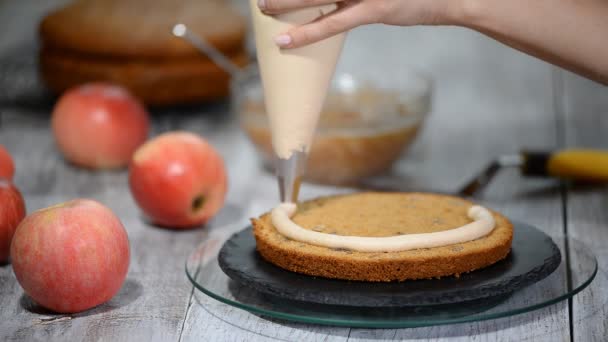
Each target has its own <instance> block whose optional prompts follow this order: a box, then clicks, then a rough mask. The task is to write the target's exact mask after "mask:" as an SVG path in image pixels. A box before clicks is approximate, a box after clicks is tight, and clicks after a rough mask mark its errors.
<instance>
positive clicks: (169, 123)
mask: <svg viewBox="0 0 608 342" xmlns="http://www.w3.org/2000/svg"><path fill="white" fill-rule="evenodd" d="M52 6H53V4H52V3H45V4H44V5H43V4H41V2H37V1H20V2H17V1H13V2H9V1H6V2H1V3H0V32H2V33H1V35H2V36H1V38H0V57H2V60H3V61H7V60H8V61H9V62H10V63H9V64H10V65H9V66H10V67H7V64H6V63H4V64H3V65H2V66H0V81H2V82H3V83H2V84H1V87H2V88H1V89H0V120H1V125H0V144H3V145H5V146H6V147H7V148H8V149H9V150H10V151H11V152H12V153H13V155H14V157H15V159H16V166H17V170H18V172H17V176H16V180H15V181H16V184H17V185H18V186H19V187H20V189H21V190H22V192H23V194H24V196H25V199H26V201H27V207H28V210H29V211H33V210H35V209H38V208H42V207H45V206H49V205H51V204H54V203H57V202H60V201H65V200H69V199H73V198H76V197H88V198H93V199H96V200H99V201H101V202H103V203H105V204H106V205H108V206H109V207H110V208H112V209H113V210H114V211H115V212H116V214H117V215H119V217H120V218H121V220H122V221H123V223H124V225H125V227H126V229H127V231H128V234H129V239H130V242H131V251H132V259H131V265H130V270H129V274H128V277H127V281H126V283H125V285H124V287H123V289H122V290H121V292H120V293H119V295H118V296H117V297H115V298H114V299H113V300H112V301H110V302H109V303H107V304H105V305H103V306H101V307H98V308H96V309H93V310H91V311H88V312H84V313H81V314H76V315H55V314H52V313H49V312H47V311H45V310H43V309H41V308H39V307H37V306H36V305H35V304H33V303H32V302H31V301H30V300H29V299H28V298H27V297H24V296H23V292H22V290H21V288H20V287H19V285H18V283H17V282H16V280H15V277H14V275H13V272H12V270H11V267H10V265H7V266H1V267H0V340H2V341H5V340H23V341H33V340H43V341H55V340H57V341H75V340H87V341H88V340H104V341H106V340H107V341H134V340H142V341H149V340H158V341H176V340H180V341H181V340H184V341H190V340H192V341H195V340H198V341H200V340H203V341H274V340H285V341H319V340H327V341H365V340H369V341H376V340H407V339H412V340H423V339H424V340H427V339H428V340H433V341H435V340H440V341H468V340H477V341H485V340H489V341H495V340H518V341H519V340H534V341H572V340H574V341H605V340H606V336H607V335H608V323H607V322H608V309H607V308H608V306H606V302H607V301H608V281H606V279H607V278H606V270H607V267H608V248H606V245H607V243H608V191H607V190H608V189H607V188H606V187H599V188H594V189H591V190H590V189H586V190H579V189H571V188H569V187H567V186H562V185H560V184H558V183H555V182H552V181H545V180H527V179H522V178H521V177H520V176H519V175H518V174H517V172H515V171H513V172H511V171H505V172H503V173H502V174H501V175H500V176H499V178H498V179H497V180H496V181H495V182H494V183H493V184H492V186H491V187H490V188H489V189H488V191H487V192H486V193H485V194H484V196H483V197H482V198H481V199H480V200H482V201H483V202H484V203H487V204H488V205H490V206H492V207H494V208H496V209H498V210H501V211H503V212H505V213H506V214H507V215H509V216H510V217H513V218H519V219H521V220H523V221H526V222H529V223H531V224H534V225H536V226H538V227H540V228H541V229H543V230H544V231H546V232H547V233H549V234H551V235H553V236H559V235H562V234H566V235H567V236H568V237H569V239H571V238H576V239H579V240H581V241H584V242H585V243H586V244H587V245H588V246H589V248H590V249H592V250H593V252H594V253H595V254H596V255H597V256H598V258H599V263H600V273H599V275H598V277H597V279H596V280H595V281H594V283H592V284H591V286H590V287H589V288H588V289H586V290H585V291H583V292H582V293H580V294H579V295H577V296H576V297H574V299H572V300H570V301H564V302H561V303H558V304H556V305H553V306H550V307H547V308H545V309H541V310H538V311H534V312H531V313H527V314H523V315H519V316H515V317H510V318H503V319H497V320H491V321H485V322H477V323H467V324H458V325H451V326H437V327H428V328H417V329H398V330H390V329H389V330H382V329H378V330H373V329H349V328H340V327H323V326H315V325H306V324H298V323H291V322H286V321H279V320H274V319H267V318H263V317H258V316H256V315H252V314H249V313H247V312H244V311H241V310H239V309H235V308H232V307H229V306H227V305H224V304H221V303H219V302H217V301H215V300H213V299H211V298H208V297H206V296H204V295H202V294H200V293H198V292H197V291H195V290H194V289H193V287H192V285H191V284H190V282H189V281H188V280H187V279H186V276H185V273H184V261H185V259H186V256H187V255H188V253H189V252H190V251H191V250H192V249H193V248H194V247H195V246H196V245H197V243H198V242H199V241H200V240H201V239H202V238H203V237H204V236H205V234H208V233H209V232H210V231H213V230H221V229H228V227H234V226H235V225H244V224H245V222H246V219H247V218H248V217H251V216H254V215H258V214H260V213H261V212H262V211H264V210H266V209H268V208H269V207H270V206H271V205H272V204H274V202H275V201H276V196H277V195H276V188H275V183H274V180H273V178H272V177H271V176H270V175H268V174H266V173H265V172H264V171H263V170H261V168H260V167H259V163H258V161H257V159H256V156H255V154H254V151H253V149H252V147H251V146H250V145H249V143H248V141H247V140H246V138H245V137H244V135H243V133H242V132H241V131H240V130H239V128H238V126H237V124H236V122H235V119H234V117H232V116H231V115H229V108H228V106H227V104H226V103H216V104H213V105H206V106H201V107H197V108H190V109H175V110H164V111H160V112H158V113H155V115H154V119H153V121H154V127H153V134H158V133H160V132H164V131H168V130H175V129H183V130H189V131H193V132H196V133H198V134H201V135H202V136H204V137H205V138H206V139H208V140H209V141H210V142H211V143H212V144H213V145H214V146H216V147H217V149H218V150H219V151H220V152H221V153H222V154H223V156H224V158H225V160H226V163H227V166H228V169H229V177H230V190H229V195H228V200H227V205H226V207H225V209H224V210H223V211H222V212H221V213H220V215H219V216H218V217H217V218H216V219H215V220H214V221H213V222H212V223H211V224H210V225H209V226H208V227H206V228H203V229H198V230H192V231H186V232H173V231H168V230H162V229H158V228H154V227H150V226H148V225H147V224H146V223H145V222H144V221H143V220H142V219H141V216H140V213H139V211H138V210H137V208H136V206H135V204H134V203H133V201H132V199H131V197H130V194H129V191H128V186H127V181H126V172H125V171H119V172H90V171H84V170H80V169H77V168H74V167H72V166H69V165H67V164H66V163H65V162H64V161H63V159H62V157H61V155H60V154H59V153H58V151H57V149H56V148H55V147H54V145H53V139H52V135H51V133H50V131H49V113H50V110H51V105H52V103H50V102H48V101H47V102H45V101H42V102H41V100H40V99H39V98H38V97H37V95H36V91H34V90H32V89H31V88H32V87H34V88H35V87H36V83H35V77H34V76H35V71H34V68H35V57H34V54H33V51H34V50H33V49H32V46H33V45H35V43H33V42H34V41H35V38H34V37H35V35H34V30H35V27H36V22H37V18H38V17H39V16H40V15H41V14H42V13H45V12H46V11H47V10H48V9H49V8H51V7H52ZM404 66H416V67H421V68H425V69H426V70H428V71H429V72H430V73H431V74H432V75H433V76H434V77H435V79H436V92H435V99H434V109H433V112H432V114H431V116H430V117H429V120H428V122H427V125H426V127H425V129H424V132H423V134H422V136H421V137H420V139H419V140H418V141H417V143H416V144H415V145H414V146H413V148H412V149H411V150H410V151H409V153H407V154H406V155H404V156H403V159H402V160H401V161H400V162H399V164H398V165H397V167H396V173H398V174H399V175H401V177H402V178H403V181H404V182H405V183H407V184H408V185H412V187H416V188H429V189H431V188H432V189H443V190H450V189H455V188H456V187H457V186H458V185H460V184H462V182H464V181H465V180H466V179H467V178H468V177H469V176H471V175H472V174H473V173H474V172H476V171H478V170H479V169H480V167H481V166H483V165H484V164H485V163H486V162H488V161H489V160H490V159H492V158H493V157H495V156H497V155H499V154H502V153H505V152H513V151H517V150H519V149H520V148H522V147H532V148H546V149H553V148H560V147H569V146H582V147H597V148H607V147H608V137H607V136H608V89H606V88H605V87H603V86H600V85H597V84H594V83H592V82H590V81H586V80H583V79H581V78H579V77H577V76H574V75H572V74H570V73H567V72H564V71H562V70H559V69H557V68H555V67H552V66H550V65H548V64H545V63H543V62H540V61H538V60H535V59H533V58H530V57H528V56H525V55H523V54H520V53H518V52H515V51H513V50H510V49H508V48H506V47H503V46H501V45H499V44H497V43H495V42H494V41H492V40H490V39H488V38H485V37H483V36H481V35H479V34H476V33H474V32H470V31H467V30H463V29H457V28H408V29H399V28H388V27H369V28H365V29H358V30H356V31H355V32H352V33H351V35H350V37H349V40H348V43H347V46H346V48H345V52H344V57H343V60H342V67H343V68H346V69H348V68H353V67H354V68H366V70H369V71H370V72H374V70H378V68H390V69H392V70H395V71H396V72H397V71H398V70H399V68H402V67H404ZM334 191H338V190H337V189H333V188H329V187H321V186H312V185H306V186H305V188H304V191H303V192H304V193H303V197H311V196H315V195H319V194H324V193H332V192H334ZM560 247H561V248H562V250H563V251H566V252H567V251H568V247H569V246H567V245H564V244H562V246H560ZM568 262H569V263H570V265H574V263H576V262H577V260H574V259H572V260H568ZM569 269H570V268H569V267H566V268H564V269H563V271H562V274H561V275H560V277H561V278H562V279H563V282H562V284H557V286H567V284H568V282H569V281H570V279H574V278H575V277H577V274H576V273H575V272H569Z"/></svg>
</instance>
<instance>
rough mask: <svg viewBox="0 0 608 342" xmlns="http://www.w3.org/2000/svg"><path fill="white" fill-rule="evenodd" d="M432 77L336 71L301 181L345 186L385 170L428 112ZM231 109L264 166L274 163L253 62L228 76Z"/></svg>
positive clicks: (402, 72) (411, 73)
mask: <svg viewBox="0 0 608 342" xmlns="http://www.w3.org/2000/svg"><path fill="white" fill-rule="evenodd" d="M432 89H433V82H432V80H431V78H430V77H429V76H427V75H425V74H424V73H422V72H417V71H414V70H410V69H402V70H399V71H397V72H393V73H391V74H390V75H379V74H377V73H375V74H372V75H371V76H370V75H367V76H366V75H364V74H363V73H362V72H359V73H357V72H356V71H352V72H351V71H338V72H337V73H336V75H335V76H334V78H333V81H332V84H331V87H330V90H329V93H328V95H327V99H326V101H325V105H324V107H323V111H322V113H321V118H320V120H319V125H318V128H317V132H316V135H315V139H314V141H313V145H312V146H311V149H310V153H309V157H308V163H307V167H306V174H305V176H304V179H305V180H307V181H311V182H315V183H321V184H332V185H348V184H356V183H357V182H359V181H360V180H362V179H364V178H367V177H371V176H375V175H379V174H383V173H386V172H387V171H389V170H390V169H391V167H392V165H393V164H394V162H395V161H396V160H398V159H399V157H400V156H401V154H402V152H403V151H404V150H405V149H406V148H407V147H408V146H409V145H410V144H411V143H412V142H413V141H414V139H415V138H416V136H417V134H418V131H419V130H420V128H421V126H422V124H423V122H424V119H425V117H426V116H427V114H428V113H429V111H430V107H431V95H432ZM232 99H233V102H232V105H233V110H234V111H235V112H236V114H237V115H238V117H239V121H240V125H241V127H242V128H243V130H244V131H245V133H246V134H247V136H248V137H249V139H250V141H251V142H252V143H253V144H254V146H255V148H256V150H257V151H258V153H259V155H260V156H261V158H262V161H263V163H264V165H265V166H266V167H267V168H271V166H272V165H273V162H274V153H273V151H272V142H271V135H270V129H269V124H268V118H267V116H266V112H265V107H264V96H263V90H262V84H261V80H260V76H259V72H258V69H257V66H256V65H252V66H250V67H248V68H247V69H246V70H245V71H244V72H242V73H241V74H240V75H239V76H237V77H235V78H234V79H233V84H232Z"/></svg>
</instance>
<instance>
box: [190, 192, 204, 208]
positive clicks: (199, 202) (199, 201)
mask: <svg viewBox="0 0 608 342" xmlns="http://www.w3.org/2000/svg"><path fill="white" fill-rule="evenodd" d="M204 205H205V196H203V195H198V196H196V197H195V198H194V199H193V200H192V211H199V210H200V209H201V208H202V207H203V206H204Z"/></svg>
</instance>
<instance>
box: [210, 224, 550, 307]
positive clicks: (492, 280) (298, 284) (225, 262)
mask: <svg viewBox="0 0 608 342" xmlns="http://www.w3.org/2000/svg"><path fill="white" fill-rule="evenodd" d="M513 224H514V236H513V245H512V249H511V253H510V254H509V256H507V258H506V259H504V260H502V261H500V262H498V263H496V264H494V265H492V266H489V267H486V268H484V269H482V270H478V271H474V272H470V273H467V274H463V275H461V276H460V277H459V278H456V277H446V278H442V279H429V280H414V281H404V282H391V283H372V282H359V281H346V280H335V279H326V278H321V277H312V276H307V275H302V274H298V273H294V272H290V271H286V270H283V269H282V268H279V267H277V266H275V265H273V264H271V263H269V262H267V261H265V260H264V259H263V258H262V257H261V256H260V255H259V254H258V253H257V252H256V250H255V239H254V237H253V234H252V231H251V228H248V229H245V230H244V231H241V232H239V233H237V234H235V235H233V236H232V237H231V238H230V239H229V240H228V241H226V243H225V244H224V246H222V249H221V250H220V253H219V256H218V262H219V265H220V267H221V269H222V270H223V271H224V273H226V275H228V276H229V277H230V278H231V279H232V280H234V281H236V282H238V283H239V284H241V285H243V286H246V287H249V288H252V289H254V290H256V291H259V292H261V293H264V294H267V295H272V296H276V297H280V298H284V299H289V300H296V301H303V302H311V303H320V304H330V305H346V306H356V307H376V306H394V307H406V306H415V305H438V304H453V303H460V302H467V301H473V300H480V299H484V298H490V297H496V296H501V297H502V296H505V295H508V294H510V293H512V292H514V291H517V290H519V289H521V288H523V287H525V286H528V285H530V284H533V283H535V282H538V281H540V280H542V279H543V278H545V277H547V276H548V275H549V274H551V273H552V272H553V271H554V270H555V269H556V268H557V267H558V266H559V264H560V262H561V254H560V251H559V248H558V247H557V246H556V245H555V243H554V242H553V240H551V238H550V237H549V236H548V235H546V234H545V233H543V232H541V231H540V230H538V229H537V228H534V227H532V226H530V225H527V224H524V223H520V222H514V223H513Z"/></svg>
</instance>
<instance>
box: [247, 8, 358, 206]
mask: <svg viewBox="0 0 608 342" xmlns="http://www.w3.org/2000/svg"><path fill="white" fill-rule="evenodd" d="M250 5H251V13H252V17H253V27H254V31H255V41H256V50H257V58H258V64H259V66H260V74H261V77H262V85H263V87H264V102H265V104H266V113H267V114H268V117H269V122H270V132H271V135H272V146H273V150H274V153H275V160H276V164H275V170H276V175H277V179H278V183H279V195H280V199H281V202H291V203H297V201H298V192H299V189H300V182H301V178H302V175H303V173H304V170H305V166H306V159H307V155H308V151H309V149H310V145H311V142H312V139H313V136H314V133H315V130H316V126H317V122H318V121H319V116H320V113H321V110H322V107H323V103H324V101H325V97H326V95H327V91H328V89H329V85H330V82H331V79H332V76H333V73H334V71H335V68H336V64H337V62H338V57H339V56H340V52H341V51H342V46H343V44H344V38H345V36H346V34H345V33H342V34H339V35H337V36H334V37H331V38H328V39H325V40H323V41H320V42H317V43H314V44H311V45H308V46H304V47H301V48H297V49H286V50H282V49H280V48H279V47H278V46H277V45H276V43H275V42H274V37H276V36H278V35H279V34H282V33H285V32H287V31H289V29H291V28H293V27H294V26H297V25H301V24H306V23H309V22H312V21H314V20H316V19H318V18H319V17H321V16H323V15H327V14H328V13H331V12H332V11H334V10H336V9H337V6H336V5H335V4H331V5H324V6H317V7H310V8H305V9H301V10H296V11H294V12H290V13H286V14H280V15H275V16H269V15H265V14H263V13H262V12H261V11H260V9H259V8H258V6H257V0H250Z"/></svg>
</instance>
